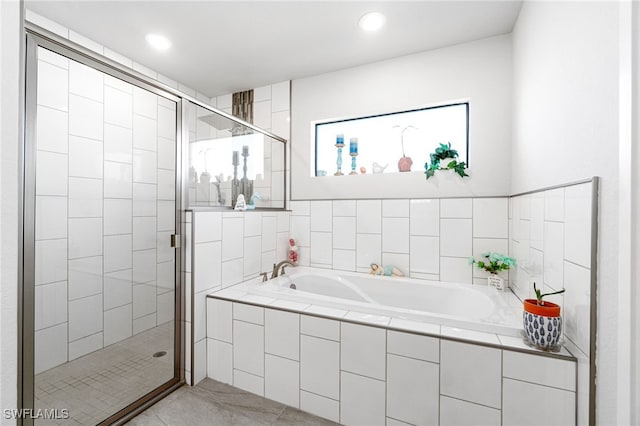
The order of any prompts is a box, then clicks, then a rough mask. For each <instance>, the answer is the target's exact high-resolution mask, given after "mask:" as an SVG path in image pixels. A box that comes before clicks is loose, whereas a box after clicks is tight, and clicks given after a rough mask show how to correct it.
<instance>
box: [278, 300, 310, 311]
mask: <svg viewBox="0 0 640 426" xmlns="http://www.w3.org/2000/svg"><path fill="white" fill-rule="evenodd" d="M269 305H270V306H273V307H274V308H282V309H288V310H291V311H296V312H304V311H305V310H306V309H307V308H309V307H310V306H311V305H309V304H307V303H299V302H292V301H290V300H282V299H276V300H275V301H274V302H271V303H270V304H269Z"/></svg>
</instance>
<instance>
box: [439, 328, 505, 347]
mask: <svg viewBox="0 0 640 426" xmlns="http://www.w3.org/2000/svg"><path fill="white" fill-rule="evenodd" d="M440 330H441V334H442V335H443V336H449V337H455V338H458V339H464V340H470V341H474V342H483V343H492V344H494V345H499V344H500V340H498V336H497V335H496V334H492V333H484V332H482V331H473V330H465V329H462V328H456V327H448V326H445V325H443V326H442V327H440Z"/></svg>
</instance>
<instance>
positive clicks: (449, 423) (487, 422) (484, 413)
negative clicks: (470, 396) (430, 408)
mask: <svg viewBox="0 0 640 426" xmlns="http://www.w3.org/2000/svg"><path fill="white" fill-rule="evenodd" d="M501 424H502V423H501V413H500V410H496V409H494V408H489V407H485V406H483V405H478V404H473V403H471V402H467V401H461V400H459V399H455V398H449V397H448V396H444V395H442V396H441V397H440V425H441V426H474V425H484V426H500V425H501ZM505 424H509V423H505Z"/></svg>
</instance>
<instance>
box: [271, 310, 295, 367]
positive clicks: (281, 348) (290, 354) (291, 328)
mask: <svg viewBox="0 0 640 426" xmlns="http://www.w3.org/2000/svg"><path fill="white" fill-rule="evenodd" d="M264 325H265V328H264V335H265V336H264V338H265V342H264V344H265V347H264V350H265V353H269V354H273V355H277V356H279V357H284V358H289V359H291V360H294V361H299V360H300V315H298V314H294V313H290V312H283V311H276V310H273V309H266V310H265V316H264Z"/></svg>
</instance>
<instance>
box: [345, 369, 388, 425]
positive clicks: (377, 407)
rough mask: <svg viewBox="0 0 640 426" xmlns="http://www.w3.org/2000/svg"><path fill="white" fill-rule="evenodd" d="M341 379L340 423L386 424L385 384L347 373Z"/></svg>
mask: <svg viewBox="0 0 640 426" xmlns="http://www.w3.org/2000/svg"><path fill="white" fill-rule="evenodd" d="M340 378H341V380H340V423H342V424H347V425H352V424H353V425H381V424H384V422H385V382H384V381H381V380H376V379H370V378H368V377H363V376H359V375H357V374H351V373H348V372H346V371H343V372H342V373H341V375H340Z"/></svg>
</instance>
